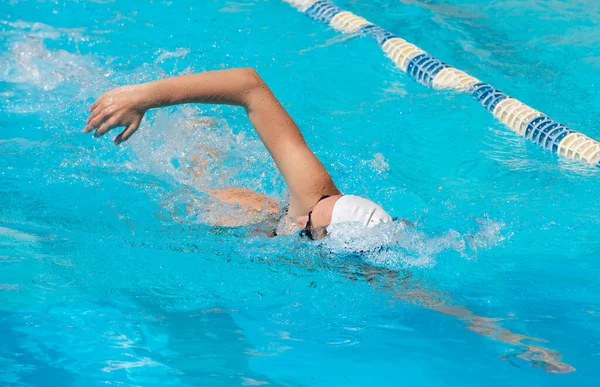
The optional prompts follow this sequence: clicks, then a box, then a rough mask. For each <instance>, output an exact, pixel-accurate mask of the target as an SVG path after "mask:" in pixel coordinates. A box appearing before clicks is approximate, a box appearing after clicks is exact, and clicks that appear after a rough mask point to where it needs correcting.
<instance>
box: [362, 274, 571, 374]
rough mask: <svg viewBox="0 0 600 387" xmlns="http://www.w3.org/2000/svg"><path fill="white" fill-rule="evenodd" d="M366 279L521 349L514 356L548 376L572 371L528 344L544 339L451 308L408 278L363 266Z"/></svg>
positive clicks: (441, 297)
mask: <svg viewBox="0 0 600 387" xmlns="http://www.w3.org/2000/svg"><path fill="white" fill-rule="evenodd" d="M362 272H363V273H364V275H365V279H366V280H367V281H368V282H369V283H372V284H374V285H376V286H380V287H383V288H384V289H386V290H387V291H391V292H392V293H393V297H394V298H396V299H401V300H403V301H405V302H409V303H415V304H418V305H421V306H423V307H425V308H428V309H431V310H434V311H436V312H439V313H442V314H445V315H448V316H452V317H455V318H457V319H459V320H461V321H463V322H464V323H465V324H466V327H467V329H469V330H470V331H473V332H475V333H477V334H478V335H482V336H486V337H489V338H491V339H493V340H497V341H500V342H503V343H507V344H511V345H515V346H518V347H521V348H522V351H521V352H520V354H518V355H517V356H518V357H520V358H522V359H523V360H525V361H529V362H530V363H531V364H532V365H534V366H536V367H541V368H544V369H545V370H546V371H547V372H550V373H567V372H572V371H575V368H574V367H573V366H571V365H569V364H566V363H563V362H562V359H561V358H562V354H561V353H559V352H557V351H554V350H552V349H549V348H545V347H542V346H540V345H533V344H530V343H528V341H537V342H545V340H543V339H539V338H536V337H530V336H525V335H521V334H518V333H515V332H512V331H511V330H509V329H507V328H503V327H501V326H500V325H498V324H497V322H498V321H499V320H500V319H493V318H486V317H481V316H478V315H476V314H475V313H473V312H472V311H470V310H468V309H466V308H463V307H460V306H453V305H451V304H450V303H449V300H448V299H447V296H444V295H443V294H439V293H438V292H436V291H432V290H428V289H425V288H423V287H422V286H420V285H419V284H418V283H416V282H415V281H413V280H411V278H410V276H400V277H399V276H398V273H396V272H395V271H393V270H388V269H384V268H379V267H374V266H370V265H367V264H365V265H364V266H363V267H362Z"/></svg>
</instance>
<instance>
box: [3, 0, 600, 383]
mask: <svg viewBox="0 0 600 387" xmlns="http://www.w3.org/2000/svg"><path fill="white" fill-rule="evenodd" d="M140 4H141V3H139V2H127V1H116V2H113V1H89V2H85V1H79V2H71V1H68V2H67V1H63V0H57V1H51V2H47V1H35V2H34V1H11V2H2V3H1V4H0V385H2V386H59V385H60V386H92V385H93V386H95V385H106V384H109V385H124V386H167V385H168V386H230V385H267V384H268V385H275V386H283V385H290V386H304V385H310V386H313V385H314V386H318V385H380V386H384V385H389V386H392V385H393V386H397V385H407V386H412V385H422V386H435V385H445V386H479V385H488V386H507V385H510V386H513V385H514V386H520V385H528V386H564V385H577V386H596V385H598V383H599V382H600V375H599V374H598V370H597V365H598V362H599V361H600V296H599V294H600V281H599V280H598V278H600V261H599V260H598V258H599V256H600V238H598V235H599V232H600V215H599V214H600V203H599V202H598V200H597V197H598V194H597V193H598V192H599V190H600V180H599V179H600V175H599V171H598V170H596V169H594V168H591V167H587V166H582V165H580V164H578V163H575V162H570V161H565V160H561V159H559V158H558V157H556V156H555V155H553V154H550V153H548V152H545V151H544V150H542V149H541V148H539V147H537V146H536V145H534V144H531V143H528V142H527V141H525V140H524V139H522V138H520V137H518V136H516V135H514V134H513V133H512V132H510V131H509V130H508V129H506V128H505V127H503V126H502V125H501V124H500V123H498V122H496V121H494V119H493V118H492V117H491V116H490V115H489V114H488V113H487V112H486V111H485V110H484V109H481V107H480V106H478V105H477V103H476V102H475V101H472V100H471V99H470V98H469V97H468V96H466V95H456V94H453V93H450V92H443V91H435V90H431V89H427V88H425V87H423V86H421V85H419V84H417V83H415V82H414V81H412V80H411V79H409V78H408V77H407V76H406V75H405V74H403V73H402V72H401V71H400V70H398V69H396V68H395V67H394V65H393V64H392V63H391V61H389V60H387V59H386V58H385V57H384V56H383V54H382V53H381V51H380V49H379V48H378V47H377V46H376V45H375V44H374V43H373V41H372V40H370V39H368V38H363V37H358V36H355V37H343V36H341V35H339V34H337V33H335V32H334V31H332V30H330V29H328V28H327V27H326V26H323V25H321V24H319V23H317V22H315V21H313V20H311V19H310V18H308V17H306V16H305V15H302V14H301V13H299V12H297V11H296V10H294V9H293V8H291V7H290V6H288V5H287V4H285V3H283V2H279V1H261V0H248V1H245V2H234V1H202V2H191V1H189V2H184V1H176V2H175V1H151V2H149V3H148V4H146V5H140ZM337 4H338V5H339V6H341V7H342V8H345V9H348V10H350V11H352V12H354V13H356V14H359V15H362V16H364V17H366V18H367V19H369V20H370V21H373V22H375V23H377V24H379V25H381V26H382V27H384V28H386V29H388V30H390V31H392V32H394V33H396V34H397V35H399V36H401V37H403V38H405V39H407V40H409V41H411V42H413V43H415V44H417V45H418V46H420V47H422V48H423V49H425V50H427V51H428V52H430V53H432V54H433V55H435V56H436V57H438V58H440V59H441V60H443V61H445V62H447V63H450V64H451V65H453V66H455V67H457V68H459V69H462V70H465V71H467V72H468V73H471V74H472V75H474V76H476V77H478V78H480V79H482V80H484V81H486V82H489V83H491V84H493V85H494V86H496V87H497V88H499V89H501V90H503V91H505V92H507V93H509V94H511V95H512V96H514V97H515V98H518V99H520V100H522V101H523V102H525V103H527V104H530V105H531V106H533V107H534V108H536V109H538V110H540V111H543V112H544V113H546V114H548V115H550V116H552V117H553V118H555V119H556V120H558V121H560V122H563V123H565V124H567V125H569V126H570V127H572V128H573V129H575V130H579V131H581V132H583V133H585V134H587V135H589V136H591V137H594V138H596V139H598V138H600V126H599V125H598V121H597V111H598V108H599V107H600V92H599V87H600V85H599V84H598V79H599V78H600V77H599V74H600V56H598V52H600V33H599V32H600V31H599V29H600V6H599V5H598V2H596V1H594V0H587V1H585V0H581V1H576V2H573V1H569V2H567V1H559V0H544V1H529V0H513V1H499V0H496V1H488V2H485V3H484V4H482V3H481V2H476V1H459V0H454V1H417V0H403V1H401V2H398V1H355V0H351V1H338V2H337ZM235 66H251V67H254V68H256V69H257V70H258V71H259V72H260V74H261V75H262V76H263V78H264V79H265V80H266V81H267V82H268V83H269V84H270V85H271V88H272V89H273V90H274V92H275V93H276V95H277V96H278V97H279V98H280V99H281V101H282V102H283V104H284V105H285V106H286V108H288V109H289V111H290V113H291V114H292V116H293V117H294V118H295V119H296V121H297V123H298V124H299V126H300V127H301V128H302V131H303V133H304V135H305V137H306V139H307V141H308V143H309V144H310V145H311V147H312V148H313V149H314V151H315V152H316V153H317V155H318V156H319V158H320V159H321V160H322V161H323V163H324V165H325V166H326V167H327V168H328V169H329V170H330V172H331V173H332V175H333V177H334V180H335V181H336V183H337V185H338V186H339V187H340V188H341V189H342V190H343V191H344V192H347V193H354V194H358V195H365V196H368V197H370V198H372V199H373V200H375V201H377V202H379V203H382V204H383V205H384V207H386V209H388V210H389V212H390V213H392V214H393V215H395V216H403V217H406V218H408V219H409V220H411V221H413V222H416V226H415V228H411V229H406V230H398V229H393V230H392V229H388V230H384V231H385V232H383V231H382V232H379V233H374V234H372V235H367V236H364V238H362V239H361V242H360V243H364V244H366V245H369V246H373V245H378V244H383V243H385V242H386V241H388V242H389V240H390V238H391V239H393V241H394V242H393V243H391V244H390V243H388V247H389V248H388V249H386V250H383V251H378V250H375V252H371V253H369V254H366V255H363V256H362V257H356V256H352V255H348V254H342V253H340V252H339V251H338V250H339V249H338V248H336V246H331V245H327V243H325V244H324V245H318V246H315V245H311V244H309V243H305V242H301V241H298V240H297V239H296V238H286V237H279V238H275V239H267V238H264V237H261V236H258V235H256V234H255V233H253V232H252V230H249V229H243V228H241V229H239V228H238V229H219V228H214V227H210V226H207V224H208V223H210V220H211V219H213V218H214V217H215V216H217V215H218V213H219V211H227V209H223V208H217V207H215V206H214V203H211V202H210V200H208V199H207V198H206V195H204V194H202V191H203V190H204V189H206V188H207V187H228V186H244V187H248V188H252V189H255V190H258V191H260V192H264V193H267V194H270V195H274V196H277V197H280V198H283V197H284V196H285V186H284V184H283V181H282V179H281V178H280V176H279V175H278V174H277V173H276V171H275V169H274V165H273V163H272V162H271V160H270V159H269V157H268V154H267V153H266V152H265V150H264V149H263V148H262V145H261V143H260V141H259V140H258V139H257V137H256V135H255V134H254V133H253V130H252V128H251V127H250V126H249V123H248V121H247V119H246V118H245V115H244V112H243V111H242V110H240V109H233V108H226V107H211V106H188V107H178V108H170V109H164V110H161V111H156V112H151V113H150V114H149V115H148V117H147V120H146V121H145V123H144V124H143V125H142V128H141V129H140V131H139V132H138V133H137V134H136V136H135V137H134V138H133V139H132V140H131V141H130V142H129V143H128V144H127V146H126V147H122V148H115V147H114V146H113V145H112V141H111V140H110V139H108V138H102V139H94V138H92V137H91V136H84V135H83V134H81V130H82V129H83V127H84V120H85V118H86V117H87V113H86V112H87V107H88V106H89V105H90V104H91V103H92V102H93V101H94V99H95V98H96V97H98V96H99V95H100V94H101V93H102V92H104V91H106V90H108V89H110V88H111V87H114V86H117V85H122V84H126V83H132V82H142V81H147V80H153V79H158V78H162V77H165V76H169V75H177V74H183V73H189V72H194V71H202V70H211V69H218V68H222V67H235ZM199 145H201V146H204V147H213V148H216V149H218V150H219V153H220V155H221V157H220V158H219V160H216V161H212V162H210V163H209V164H208V167H207V173H205V175H204V176H203V177H202V179H201V180H198V179H195V178H194V177H193V175H192V174H190V172H189V167H190V165H192V164H193V163H194V160H195V159H205V158H206V157H207V155H206V153H205V152H204V153H203V152H202V149H198V146H199ZM230 210H231V211H234V209H230ZM386 238H387V239H386ZM337 247H339V246H337ZM365 265H369V266H370V267H371V268H366V267H365ZM373 268H378V269H379V270H387V272H386V274H384V275H383V276H380V278H379V279H378V280H377V279H376V280H373V278H372V275H371V274H370V273H371V272H372V270H375V269H373ZM381 277H383V278H381ZM397 277H402V278H404V280H402V281H399V280H397V279H396V280H394V278H397ZM424 295H426V296H424ZM424 298H425V299H429V301H428V300H424ZM431 300H433V301H436V300H437V301H439V300H443V301H444V302H445V303H446V304H447V305H452V306H455V307H462V308H465V309H468V310H471V311H472V312H473V313H475V314H476V315H478V316H482V317H487V318H491V319H498V320H497V321H496V323H495V324H497V325H498V326H501V327H502V328H505V329H509V330H511V331H513V332H515V333H518V334H522V335H527V336H531V337H537V338H540V339H544V340H547V342H545V343H541V344H539V345H540V346H542V347H544V348H547V349H549V350H553V351H557V352H559V353H560V354H561V356H562V360H561V361H562V362H564V363H565V364H569V365H570V366H572V367H574V368H575V371H574V372H569V373H564V374H554V373H551V372H546V369H545V368H544V367H545V366H546V365H547V364H545V363H544V362H543V361H541V360H540V359H531V358H529V359H528V358H527V357H526V356H521V357H519V355H523V353H524V346H523V345H514V344H509V343H503V342H500V341H498V340H494V339H492V338H490V337H487V336H485V335H482V334H477V332H476V331H478V329H477V327H473V326H468V325H469V323H468V322H465V321H464V320H461V319H458V318H455V317H452V316H449V315H444V314H440V313H438V312H436V311H434V310H432V309H431V308H430V307H428V306H427V305H430V302H431ZM479 333H481V330H479ZM526 342H528V341H526Z"/></svg>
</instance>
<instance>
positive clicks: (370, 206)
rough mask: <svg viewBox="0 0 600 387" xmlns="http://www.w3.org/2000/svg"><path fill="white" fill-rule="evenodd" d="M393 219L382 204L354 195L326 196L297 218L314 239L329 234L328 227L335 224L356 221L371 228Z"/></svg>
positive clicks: (301, 226) (305, 231) (303, 230)
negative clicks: (309, 210)
mask: <svg viewBox="0 0 600 387" xmlns="http://www.w3.org/2000/svg"><path fill="white" fill-rule="evenodd" d="M391 221H392V217H391V216H390V215H389V214H388V213H387V212H386V211H385V210H384V209H383V208H381V206H379V205H377V204H376V203H374V202H372V201H371V200H369V199H365V198H361V197H360V196H354V195H334V196H329V197H324V198H322V199H321V200H319V201H318V202H317V204H316V205H315V206H314V207H313V209H312V211H311V212H310V213H309V214H307V215H304V216H300V217H298V218H297V223H298V226H299V228H300V229H302V233H303V234H304V235H306V236H308V237H310V238H313V239H320V238H322V237H324V236H325V235H327V229H328V227H329V226H331V225H334V224H339V223H348V222H354V223H360V224H362V225H363V226H365V227H368V228H370V227H373V226H376V225H378V224H380V223H387V222H391Z"/></svg>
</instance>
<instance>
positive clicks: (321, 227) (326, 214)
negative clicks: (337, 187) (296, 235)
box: [296, 195, 342, 239]
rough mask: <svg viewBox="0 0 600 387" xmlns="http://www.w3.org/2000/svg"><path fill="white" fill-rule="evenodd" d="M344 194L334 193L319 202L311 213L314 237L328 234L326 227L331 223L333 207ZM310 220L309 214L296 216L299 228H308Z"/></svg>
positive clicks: (311, 226)
mask: <svg viewBox="0 0 600 387" xmlns="http://www.w3.org/2000/svg"><path fill="white" fill-rule="evenodd" d="M341 197H342V195H334V196H331V197H328V198H326V199H323V200H321V201H320V202H318V203H317V204H316V205H315V206H314V207H313V209H312V211H311V213H310V229H311V230H312V236H313V239H321V238H323V237H324V236H325V235H326V232H325V229H326V227H327V226H329V223H331V215H332V214H333V207H334V206H335V203H336V202H337V201H338V199H339V198H341ZM308 221H309V215H308V214H306V215H302V216H299V217H298V218H296V223H297V225H298V229H299V230H303V229H305V228H306V225H307V224H308Z"/></svg>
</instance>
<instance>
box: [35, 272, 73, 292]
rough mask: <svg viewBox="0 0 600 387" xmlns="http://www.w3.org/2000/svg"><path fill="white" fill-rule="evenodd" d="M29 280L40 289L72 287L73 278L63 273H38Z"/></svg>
mask: <svg viewBox="0 0 600 387" xmlns="http://www.w3.org/2000/svg"><path fill="white" fill-rule="evenodd" d="M31 282H32V283H33V284H34V285H35V286H37V287H39V288H41V289H45V290H58V289H64V288H70V287H72V286H73V283H74V282H75V279H74V278H71V277H70V276H66V275H64V274H63V273H61V274H60V275H59V274H55V273H40V274H38V275H37V276H35V277H34V278H33V279H32V280H31Z"/></svg>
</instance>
